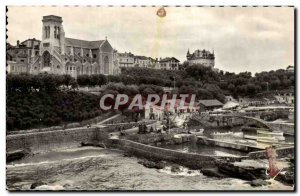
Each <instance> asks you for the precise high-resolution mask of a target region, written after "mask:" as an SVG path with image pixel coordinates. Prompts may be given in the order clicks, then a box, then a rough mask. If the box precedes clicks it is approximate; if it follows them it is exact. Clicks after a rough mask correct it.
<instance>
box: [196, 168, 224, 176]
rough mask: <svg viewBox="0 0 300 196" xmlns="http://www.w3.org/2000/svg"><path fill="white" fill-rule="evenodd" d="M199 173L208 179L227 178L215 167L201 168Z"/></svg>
mask: <svg viewBox="0 0 300 196" xmlns="http://www.w3.org/2000/svg"><path fill="white" fill-rule="evenodd" d="M201 173H202V174H203V175H205V176H209V177H217V178H225V177H228V176H227V175H225V174H223V173H221V172H219V170H218V168H217V167H214V168H203V169H201Z"/></svg>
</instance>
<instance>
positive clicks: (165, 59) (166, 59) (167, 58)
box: [159, 57, 179, 62]
mask: <svg viewBox="0 0 300 196" xmlns="http://www.w3.org/2000/svg"><path fill="white" fill-rule="evenodd" d="M172 59H174V60H175V61H177V62H179V60H178V59H176V58H175V57H166V58H164V59H161V60H159V61H160V62H168V61H170V60H172Z"/></svg>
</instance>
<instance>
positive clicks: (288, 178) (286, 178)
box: [275, 171, 295, 185]
mask: <svg viewBox="0 0 300 196" xmlns="http://www.w3.org/2000/svg"><path fill="white" fill-rule="evenodd" d="M294 179H295V175H294V172H291V171H287V172H285V173H279V174H278V176H277V177H276V178H275V180H277V181H279V182H282V183H284V184H287V185H293V184H294Z"/></svg>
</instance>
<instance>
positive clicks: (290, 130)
mask: <svg viewBox="0 0 300 196" xmlns="http://www.w3.org/2000/svg"><path fill="white" fill-rule="evenodd" d="M266 124H268V125H269V126H270V127H271V128H272V130H273V131H282V132H283V133H284V134H287V135H294V132H295V126H294V125H293V124H285V123H272V122H267V123H266Z"/></svg>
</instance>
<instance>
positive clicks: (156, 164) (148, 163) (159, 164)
mask: <svg viewBox="0 0 300 196" xmlns="http://www.w3.org/2000/svg"><path fill="white" fill-rule="evenodd" d="M138 163H139V164H141V165H143V166H145V167H147V168H155V169H163V168H164V167H165V166H166V163H165V162H164V161H159V162H154V161H148V160H141V161H139V162H138Z"/></svg>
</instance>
